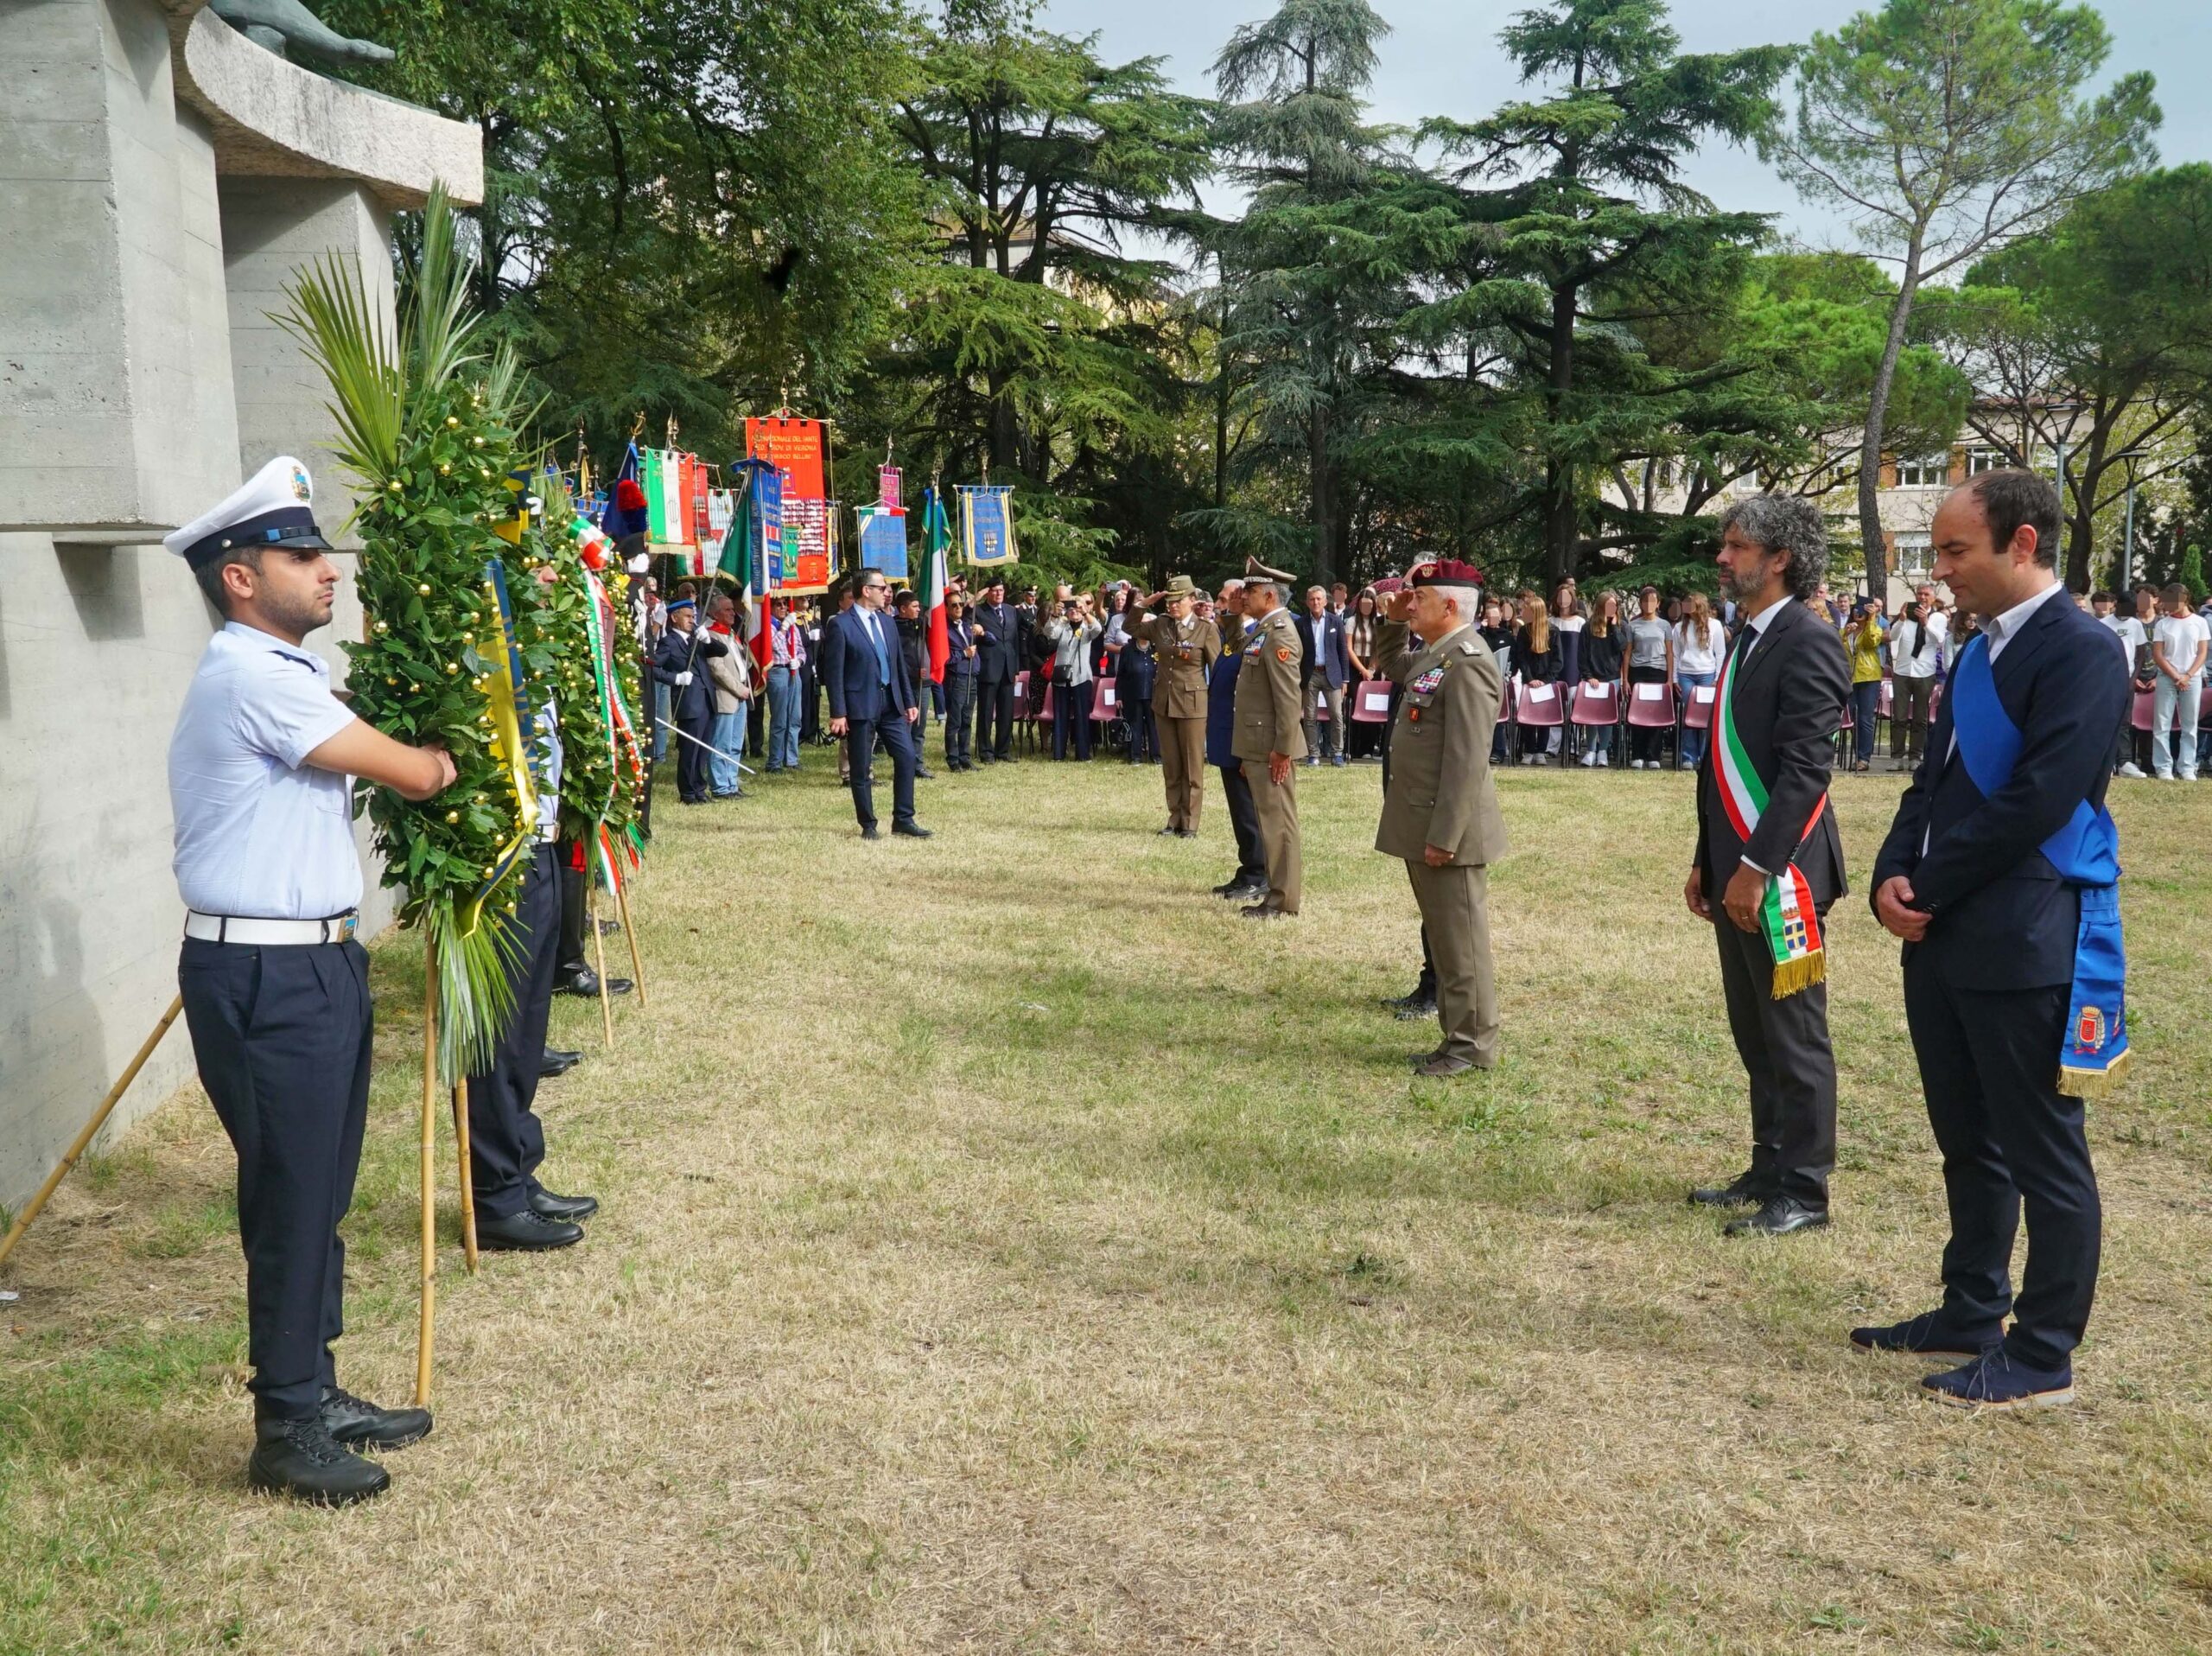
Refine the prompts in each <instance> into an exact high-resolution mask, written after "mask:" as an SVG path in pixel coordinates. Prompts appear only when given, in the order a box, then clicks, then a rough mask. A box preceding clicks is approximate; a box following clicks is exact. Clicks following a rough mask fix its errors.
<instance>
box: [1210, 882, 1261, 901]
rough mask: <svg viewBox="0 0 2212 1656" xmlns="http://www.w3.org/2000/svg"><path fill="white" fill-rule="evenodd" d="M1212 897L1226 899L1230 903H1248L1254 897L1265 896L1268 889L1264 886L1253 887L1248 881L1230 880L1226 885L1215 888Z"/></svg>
mask: <svg viewBox="0 0 2212 1656" xmlns="http://www.w3.org/2000/svg"><path fill="white" fill-rule="evenodd" d="M1213 895H1215V896H1217V897H1226V898H1228V899H1229V901H1231V902H1249V901H1252V899H1253V898H1255V897H1264V896H1266V895H1268V889H1267V887H1266V886H1264V885H1255V884H1254V883H1253V882H1251V881H1249V880H1241V879H1240V880H1231V881H1230V882H1228V883H1227V884H1226V885H1217V886H1216V887H1215V888H1214V889H1213Z"/></svg>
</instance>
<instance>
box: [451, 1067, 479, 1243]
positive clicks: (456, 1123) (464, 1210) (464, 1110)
mask: <svg viewBox="0 0 2212 1656" xmlns="http://www.w3.org/2000/svg"><path fill="white" fill-rule="evenodd" d="M453 1136H454V1143H455V1144H456V1145H457V1146H458V1147H459V1149H460V1151H461V1258H462V1259H463V1260H465V1261H466V1262H467V1265H468V1274H469V1275H470V1276H472V1277H474V1275H475V1274H476V1181H475V1179H474V1169H473V1168H472V1167H471V1165H470V1162H469V1154H468V1084H467V1082H465V1081H464V1082H463V1083H461V1086H457V1087H455V1088H454V1090H453Z"/></svg>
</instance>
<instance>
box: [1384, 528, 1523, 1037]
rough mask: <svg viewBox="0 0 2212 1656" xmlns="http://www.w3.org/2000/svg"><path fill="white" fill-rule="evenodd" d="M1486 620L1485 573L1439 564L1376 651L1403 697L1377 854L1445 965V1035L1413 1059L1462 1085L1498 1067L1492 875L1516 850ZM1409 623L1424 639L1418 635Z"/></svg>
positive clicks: (1417, 581)
mask: <svg viewBox="0 0 2212 1656" xmlns="http://www.w3.org/2000/svg"><path fill="white" fill-rule="evenodd" d="M1481 613H1482V574H1481V572H1480V571H1479V570H1476V569H1474V568H1472V567H1471V566H1470V565H1468V564H1459V563H1453V562H1449V561H1447V562H1444V563H1440V564H1430V565H1428V566H1427V568H1426V569H1421V570H1415V571H1414V576H1413V580H1412V583H1411V584H1410V585H1408V587H1406V588H1405V589H1404V590H1402V591H1400V592H1396V593H1393V594H1392V595H1391V597H1390V604H1389V621H1387V622H1386V623H1385V625H1384V626H1383V630H1382V634H1381V635H1380V638H1379V639H1378V640H1377V644H1376V655H1377V657H1378V659H1380V661H1381V663H1382V670H1383V675H1384V676H1385V677H1386V678H1391V679H1393V680H1395V682H1396V683H1397V684H1398V685H1400V686H1401V687H1402V691H1403V693H1402V695H1401V696H1400V697H1399V698H1398V717H1397V722H1396V723H1395V725H1394V726H1393V727H1392V729H1391V732H1390V780H1389V787H1388V789H1387V790H1386V791H1385V793H1384V794H1383V824H1382V826H1381V827H1380V828H1378V829H1377V830H1376V834H1375V849H1376V850H1378V851H1381V852H1383V854H1384V855H1385V856H1387V857H1402V858H1403V859H1404V860H1405V864H1406V875H1407V877H1408V878H1409V879H1410V880H1411V881H1412V882H1413V888H1414V901H1416V902H1418V903H1419V904H1420V905H1421V924H1422V925H1423V926H1424V927H1427V933H1428V943H1429V948H1430V950H1431V952H1433V954H1434V955H1435V957H1436V1007H1437V1016H1438V1020H1439V1022H1440V1023H1441V1024H1442V1025H1443V1031H1444V1039H1443V1041H1441V1042H1440V1044H1439V1045H1438V1047H1437V1048H1436V1050H1435V1051H1434V1052H1433V1053H1424V1054H1421V1056H1419V1057H1418V1058H1415V1059H1414V1072H1415V1073H1417V1074H1421V1075H1429V1076H1437V1077H1442V1076H1446V1075H1457V1074H1459V1073H1462V1072H1463V1071H1465V1070H1470V1069H1489V1068H1491V1067H1493V1066H1494V1065H1496V1064H1497V1048H1498V1024H1497V984H1496V982H1495V979H1494V978H1493V976H1492V973H1491V958H1490V897H1489V889H1488V874H1489V869H1488V864H1489V863H1490V862H1491V860H1492V859H1493V858H1495V857H1498V856H1501V855H1502V854H1503V852H1504V850H1505V819H1504V818H1503V817H1502V816H1501V815H1499V813H1498V809H1497V790H1496V789H1495V788H1493V787H1491V774H1490V743H1491V732H1492V731H1493V730H1494V729H1496V727H1497V704H1498V697H1499V693H1500V691H1501V690H1502V689H1503V683H1502V681H1501V679H1500V678H1499V675H1498V670H1497V657H1496V656H1494V655H1492V654H1491V649H1490V646H1488V645H1486V644H1484V642H1483V640H1482V639H1481V637H1480V636H1479V635H1478V634H1477V632H1476V630H1475V628H1474V627H1473V626H1472V625H1471V623H1472V622H1473V621H1475V620H1476V619H1477V618H1478V617H1479V616H1480V615H1481ZM1409 622H1410V623H1411V627H1412V631H1413V632H1414V633H1417V634H1420V637H1419V638H1418V639H1415V638H1413V637H1409V636H1408V623H1409Z"/></svg>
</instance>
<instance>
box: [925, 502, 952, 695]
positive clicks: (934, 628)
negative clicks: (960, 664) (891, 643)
mask: <svg viewBox="0 0 2212 1656" xmlns="http://www.w3.org/2000/svg"><path fill="white" fill-rule="evenodd" d="M922 545H923V548H924V550H923V553H922V558H923V563H924V564H925V570H924V574H923V582H924V587H923V593H922V615H923V618H924V621H925V624H926V626H927V627H928V636H929V656H930V682H931V684H933V685H941V684H943V683H944V664H945V663H946V662H947V661H950V659H952V641H951V638H950V633H949V631H948V628H949V627H950V625H951V623H950V621H948V620H947V618H946V614H945V607H944V589H945V573H944V555H945V551H946V549H947V548H949V547H950V545H952V529H951V525H949V524H947V523H946V522H945V520H944V502H943V501H942V500H938V494H937V491H936V490H935V489H931V491H930V493H929V504H928V505H927V506H925V507H924V509H923V512H922Z"/></svg>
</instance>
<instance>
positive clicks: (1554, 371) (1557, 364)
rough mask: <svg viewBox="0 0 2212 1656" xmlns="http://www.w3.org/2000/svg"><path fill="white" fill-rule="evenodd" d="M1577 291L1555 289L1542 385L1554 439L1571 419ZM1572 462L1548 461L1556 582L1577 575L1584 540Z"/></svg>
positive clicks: (1548, 551) (1547, 529) (1547, 551)
mask: <svg viewBox="0 0 2212 1656" xmlns="http://www.w3.org/2000/svg"><path fill="white" fill-rule="evenodd" d="M1577 297H1578V293H1577V290H1576V288H1575V285H1574V284H1573V283H1571V282H1570V283H1560V284H1559V285H1558V286H1556V287H1554V288H1553V289H1552V332H1551V373H1550V378H1549V379H1548V382H1547V383H1546V385H1545V386H1544V413H1545V417H1546V418H1547V420H1548V423H1549V424H1550V426H1551V429H1552V434H1553V438H1554V441H1556V440H1557V437H1558V434H1559V430H1560V427H1561V426H1562V425H1564V424H1566V420H1567V395H1568V393H1569V392H1572V391H1573V389H1574V311H1575V301H1576V299H1577ZM1575 507H1576V501H1575V498H1574V466H1573V462H1571V461H1566V460H1560V459H1559V458H1557V457H1556V456H1553V457H1550V458H1548V459H1547V460H1546V461H1545V462H1544V565H1545V573H1546V574H1547V575H1548V576H1549V577H1550V579H1549V581H1548V583H1547V584H1548V585H1551V586H1557V585H1558V584H1559V583H1560V582H1561V581H1564V580H1567V579H1568V578H1569V577H1570V576H1573V574H1574V563H1575V552H1576V551H1577V547H1578V543H1579V541H1580V528H1581V521H1580V519H1581V514H1580V513H1579V512H1578V511H1576V509H1575Z"/></svg>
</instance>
